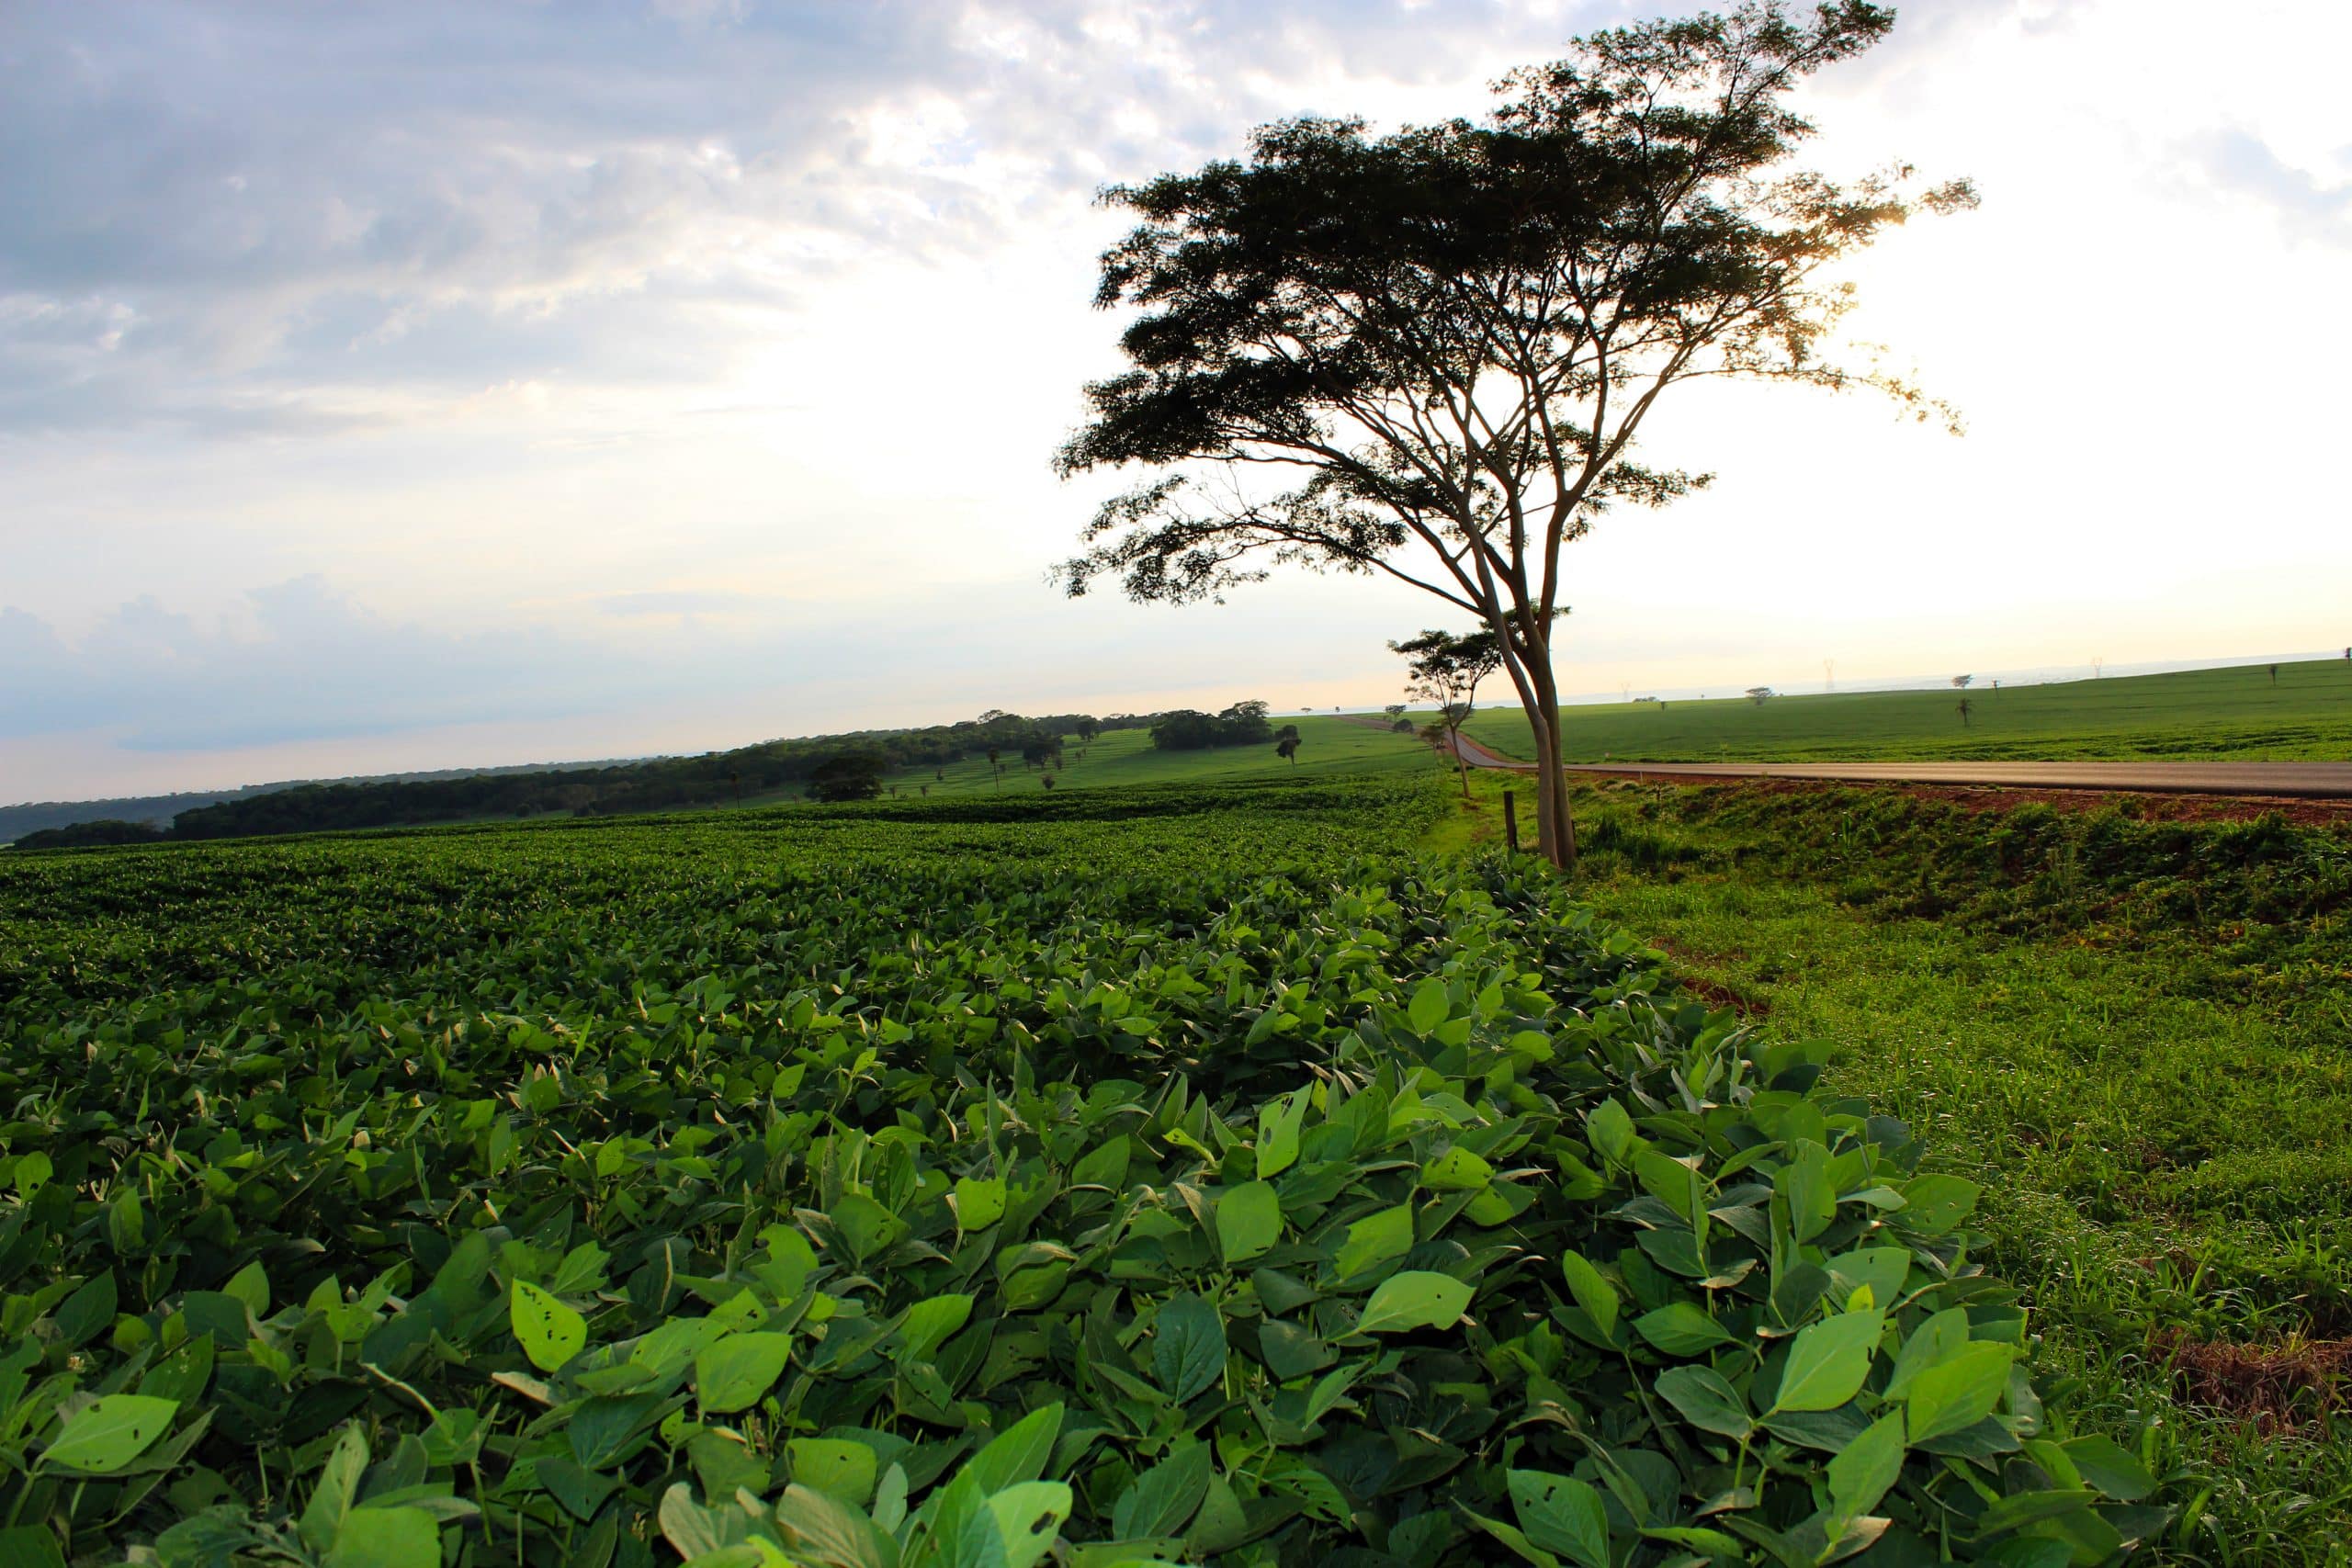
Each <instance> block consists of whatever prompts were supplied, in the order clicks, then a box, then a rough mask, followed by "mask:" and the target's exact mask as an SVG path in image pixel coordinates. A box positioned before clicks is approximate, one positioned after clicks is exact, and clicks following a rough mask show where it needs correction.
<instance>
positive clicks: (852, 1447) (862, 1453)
mask: <svg viewBox="0 0 2352 1568" xmlns="http://www.w3.org/2000/svg"><path fill="white" fill-rule="evenodd" d="M784 1450H785V1452H786V1455H788V1456H789V1457H790V1459H791V1461H792V1479H793V1480H795V1481H797V1482H799V1483H801V1484H802V1485H804V1486H809V1487H813V1488H815V1489H816V1490H817V1491H820V1492H822V1493H824V1494H825V1495H828V1496H831V1497H838V1498H840V1499H841V1500H842V1502H844V1503H847V1504H849V1505H850V1506H853V1507H857V1508H863V1507H864V1506H865V1504H866V1501H867V1499H869V1498H871V1497H872V1496H873V1495H874V1483H875V1481H876V1477H877V1476H878V1475H879V1473H880V1466H881V1461H880V1458H879V1456H877V1455H876V1453H875V1451H874V1450H872V1449H869V1448H867V1447H866V1446H865V1444H864V1443H856V1442H852V1441H850V1440H849V1439H848V1438H792V1439H791V1440H790V1441H788V1442H786V1444H785V1445H784Z"/></svg>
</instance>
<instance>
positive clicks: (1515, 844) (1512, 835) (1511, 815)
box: [1503, 790, 1519, 854]
mask: <svg viewBox="0 0 2352 1568" xmlns="http://www.w3.org/2000/svg"><path fill="white" fill-rule="evenodd" d="M1503 843H1504V844H1505V845H1506V846H1508V847H1509V849H1510V852H1511V853H1513V854H1517V853H1519V803H1518V802H1517V801H1515V800H1513V799H1512V798H1511V794H1510V791H1509V790H1505V791H1503Z"/></svg>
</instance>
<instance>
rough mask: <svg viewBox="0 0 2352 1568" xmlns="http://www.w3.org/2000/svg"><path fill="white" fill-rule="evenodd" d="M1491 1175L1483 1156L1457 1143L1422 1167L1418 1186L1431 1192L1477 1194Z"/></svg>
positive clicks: (1492, 1174)
mask: <svg viewBox="0 0 2352 1568" xmlns="http://www.w3.org/2000/svg"><path fill="white" fill-rule="evenodd" d="M1494 1174H1495V1168H1494V1167H1493V1166H1491V1165H1489V1164H1488V1163H1487V1160H1486V1158H1485V1156H1481V1155H1478V1154H1476V1153H1474V1152H1472V1151H1471V1150H1469V1149H1465V1148H1464V1147H1463V1146H1462V1145H1459V1144H1456V1145H1454V1146H1453V1147H1452V1148H1450V1149H1448V1150H1446V1151H1445V1153H1443V1154H1442V1155H1440V1156H1437V1158H1435V1159H1433V1160H1430V1161H1429V1162H1427V1163H1426V1164H1424V1165H1423V1166H1422V1167H1421V1185H1422V1186H1424V1187H1426V1188H1428V1189H1429V1190H1430V1191H1432V1192H1476V1191H1477V1190H1480V1189H1481V1188H1483V1187H1485V1186H1486V1185H1487V1182H1488V1181H1490V1180H1492V1179H1494Z"/></svg>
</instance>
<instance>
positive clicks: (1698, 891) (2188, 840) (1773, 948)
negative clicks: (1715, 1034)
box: [1435, 673, 2352, 1563]
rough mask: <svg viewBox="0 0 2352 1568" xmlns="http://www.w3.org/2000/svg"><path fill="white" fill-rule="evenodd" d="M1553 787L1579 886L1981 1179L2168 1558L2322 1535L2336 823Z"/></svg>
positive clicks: (2338, 1514) (1483, 791)
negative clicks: (2169, 1481)
mask: <svg viewBox="0 0 2352 1568" xmlns="http://www.w3.org/2000/svg"><path fill="white" fill-rule="evenodd" d="M2283 681H2284V676H2283V673H2282V683H2283ZM2004 696H2005V698H2006V696H2007V694H2004ZM1505 782H1506V781H1503V780H1500V779H1498V778H1495V777H1492V776H1487V777H1483V778H1477V779H1476V780H1474V795H1475V798H1474V801H1473V803H1472V805H1471V807H1470V808H1469V809H1464V810H1460V811H1458V812H1457V813H1456V814H1455V815H1454V816H1453V818H1451V819H1450V820H1449V821H1447V822H1446V823H1445V824H1443V825H1442V827H1441V828H1440V829H1438V832H1437V834H1436V838H1435V842H1436V844H1437V845H1438V847H1442V848H1461V847H1466V846H1470V845H1473V844H1476V843H1479V842H1483V841H1487V840H1491V839H1492V838H1494V837H1495V836H1497V817H1498V811H1497V809H1496V807H1497V806H1498V797H1499V795H1500V792H1501V790H1502V788H1503V787H1504V784H1505ZM1517 787H1518V788H1519V789H1520V791H1521V796H1522V798H1521V803H1520V804H1521V810H1522V811H1524V810H1525V808H1526V801H1525V799H1524V795H1525V788H1526V786H1525V784H1523V783H1521V784H1519V785H1518V786H1517ZM2135 810H2136V807H2133V806H2132V805H2131V804H2130V803H2128V802H2127V803H2120V804H2119V805H2117V806H2114V807H2108V808H2106V809H2103V810H2100V811H2097V812H2087V813H2085V812H2072V813H2061V812H2058V811H2054V810H2052V809H2051V808H2049V807H2023V808H2020V809H2018V810H2016V811H2011V812H2007V813H1997V814H1991V815H1986V814H1981V813H1978V812H1976V811H1973V810H1971V809H1969V808H1968V807H1966V806H1964V805H1962V804H1957V803H1953V802H1949V801H1938V800H1929V799H1922V798H1919V797H1916V796H1912V795H1904V794H1901V793H1897V792H1889V791H1875V792H1873V791H1853V790H1828V789H1822V790H1804V791H1796V792H1792V791H1762V790H1757V789H1753V788H1748V787H1745V786H1739V785H1711V786H1705V787H1700V788H1662V787H1657V786H1650V787H1644V786H1639V785H1635V784H1632V783H1630V782H1624V781H1607V782H1605V783H1602V784H1598V785H1594V786H1588V787H1582V788H1579V789H1578V790H1577V811H1578V818H1579V825H1580V829H1581V831H1582V834H1583V836H1584V839H1585V840H1586V842H1587V843H1588V845H1589V853H1588V859H1587V865H1586V872H1585V875H1586V881H1585V887H1586V893H1587V897H1589V901H1590V902H1591V904H1592V905H1593V906H1594V907H1595V908H1597V909H1598V910H1599V911H1600V912H1601V913H1602V914H1603V915H1605V916H1606V917H1608V918H1609V919H1612V920H1616V921H1619V922H1622V923H1623V924H1624V925H1626V926H1628V927H1630V928H1631V929H1633V930H1634V931H1640V932H1642V933H1643V934H1644V935H1645V937H1648V938H1650V939H1651V940H1654V941H1656V942H1659V943H1660V944H1661V945H1663V946H1664V947H1666V948H1667V949H1668V951H1669V952H1670V953H1674V954H1675V955H1676V957H1677V959H1678V966H1679V969H1680V971H1681V972H1682V973H1683V974H1684V975H1685V976H1687V977H1688V978H1689V979H1690V980H1691V981H1692V982H1694V983H1695V984H1697V985H1698V986H1699V987H1702V989H1704V990H1706V991H1707V992H1708V993H1710V994H1711V995H1713V996H1715V997H1717V998H1722V999H1724V1000H1730V1001H1736V1003H1738V1004H1739V1005H1741V1006H1742V1007H1744V1008H1746V1009H1747V1010H1749V1011H1750V1012H1751V1013H1752V1014H1754V1015H1756V1016H1757V1017H1758V1019H1759V1020H1760V1021H1762V1023H1763V1024H1764V1026H1765V1027H1767V1028H1769V1029H1770V1030H1772V1031H1773V1032H1778V1033H1781V1034H1782V1035H1783V1036H1784V1037H1789V1038H1807V1037H1815V1036H1822V1037H1827V1038H1831V1039H1834V1040H1836V1041H1837V1042H1838V1043H1839V1045H1840V1047H1841V1055H1840V1056H1839V1057H1838V1062H1837V1064H1836V1065H1835V1066H1833V1068H1832V1069H1831V1079H1832V1081H1833V1082H1834V1083H1835V1084H1836V1085H1837V1086H1838V1087H1839V1088H1842V1089H1845V1090H1847V1091H1849V1092H1851V1093H1855V1094H1861V1095H1867V1096H1869V1097H1870V1098H1871V1100H1872V1101H1873V1103H1874V1104H1876V1105H1878V1106H1880V1107H1883V1109H1885V1110H1886V1111H1889V1112H1891V1113H1893V1114H1895V1115H1899V1116H1902V1117H1904V1118H1905V1119H1906V1120H1908V1121H1909V1122H1912V1123H1913V1125H1914V1126H1915V1127H1917V1128H1919V1129H1921V1130H1922V1131H1924V1132H1925V1133H1926V1134H1927V1135H1928V1141H1929V1146H1930V1149H1931V1150H1932V1151H1933V1152H1932V1154H1931V1158H1932V1159H1934V1160H1936V1161H1939V1162H1940V1164H1941V1166H1942V1168H1945V1169H1948V1170H1951V1171H1953V1172H1955V1173H1957V1174H1962V1175H1966V1176H1969V1177H1971V1178H1973V1179H1977V1180H1981V1181H1983V1182H1985V1184H1986V1188H1987V1191H1988V1195H1989V1205H1988V1220H1989V1225H1990V1228H1991V1229H1992V1231H1993V1233H1994V1234H1995V1235H1996V1238H1997V1245H1998V1249H1999V1256H1998V1257H1997V1258H1996V1259H1995V1266H1996V1269H1998V1270H1999V1271H2001V1272H2003V1273H2005V1274H2007V1276H2008V1277H2010V1278H2012V1279H2014V1280H2018V1281H2019V1282H2020V1283H2025V1284H2029V1285H2030V1287H2031V1290H2032V1304H2033V1305H2034V1307H2035V1308H2036V1309H2037V1312H2038V1315H2039V1322H2040V1325H2041V1331H2042V1333H2043V1336H2044V1341H2043V1348H2042V1352H2041V1354H2042V1357H2043V1359H2044V1362H2045V1364H2047V1365H2051V1366H2053V1367H2056V1368H2059V1369H2063V1370H2064V1371H2066V1372H2067V1373H2069V1374H2071V1375H2072V1376H2074V1377H2075V1378H2078V1379H2079V1380H2080V1381H2081V1383H2082V1391H2081V1393H2080V1394H2079V1395H2078V1397H2077V1400H2076V1408H2077V1409H2078V1410H2080V1411H2081V1412H2082V1413H2083V1416H2084V1418H2085V1419H2086V1420H2087V1421H2089V1422H2091V1423H2092V1424H2094V1425H2097V1426H2099V1427H2105V1428H2107V1429H2109V1430H2110V1431H2111V1432H2113V1433H2114V1434H2116V1435H2118V1436H2119V1437H2120V1438H2123V1439H2125V1440H2127V1441H2129V1442H2133V1443H2144V1444H2145V1445H2146V1451H2148V1452H2150V1453H2151V1454H2153V1455H2154V1456H2155V1457H2156V1458H2157V1459H2158V1461H2159V1462H2160V1464H2161V1465H2165V1466H2168V1467H2169V1468H2170V1469H2171V1470H2172V1471H2173V1472H2174V1473H2175V1476H2176V1481H2175V1484H2174V1487H2173V1490H2172V1498H2173V1500H2174V1501H2175V1502H2177V1503H2179V1504H2181V1505H2183V1506H2185V1508H2186V1512H2185V1514H2184V1517H2183V1519H2182V1522H2181V1524H2180V1525H2179V1526H2178V1527H2177V1529H2176V1530H2175V1532H2174V1534H2173V1537H2172V1542H2171V1549H2172V1551H2174V1553H2176V1554H2177V1560H2180V1561H2191V1562H2266V1563H2267V1562H2339V1561H2342V1560H2343V1559H2342V1558H2341V1556H2340V1555H2337V1553H2339V1552H2340V1551H2341V1548H2340V1547H2338V1546H2337V1545H2336V1544H2335V1543H2336V1542H2337V1541H2339V1540H2343V1539H2345V1538H2346V1536H2347V1535H2348V1534H2352V1450H2347V1448H2346V1446H2345V1445H2344V1444H2343V1443H2341V1442H2340V1441H2339V1440H2338V1438H2339V1432H2338V1427H2340V1425H2341V1423H2342V1422H2343V1421H2344V1420H2345V1418H2346V1416H2347V1415H2352V1399H2348V1397H2347V1396H2352V1375H2347V1374H2352V1137H2347V1129H2352V1050H2347V1042H2352V839H2347V838H2346V836H2345V835H2343V834H2341V833H2335V832H2331V831H2329V830H2326V829H2297V828H2291V827H2289V826H2287V825H2286V824H2284V823H2281V822H2278V821H2276V820H2275V819H2274V820H2271V821H2267V822H2256V823H2227V822H2222V823H2212V822H2207V823H2196V824H2183V823H2177V822H2160V821H2149V820H2143V819H2141V818H2138V817H2136V816H2135V815H2133V813H2134V811H2135ZM1522 820H1524V818H1522Z"/></svg>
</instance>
